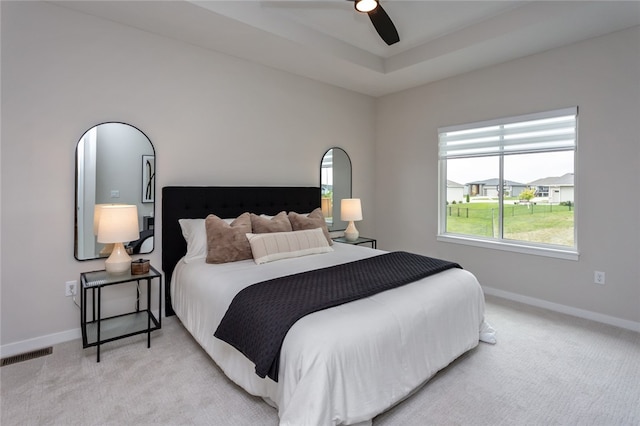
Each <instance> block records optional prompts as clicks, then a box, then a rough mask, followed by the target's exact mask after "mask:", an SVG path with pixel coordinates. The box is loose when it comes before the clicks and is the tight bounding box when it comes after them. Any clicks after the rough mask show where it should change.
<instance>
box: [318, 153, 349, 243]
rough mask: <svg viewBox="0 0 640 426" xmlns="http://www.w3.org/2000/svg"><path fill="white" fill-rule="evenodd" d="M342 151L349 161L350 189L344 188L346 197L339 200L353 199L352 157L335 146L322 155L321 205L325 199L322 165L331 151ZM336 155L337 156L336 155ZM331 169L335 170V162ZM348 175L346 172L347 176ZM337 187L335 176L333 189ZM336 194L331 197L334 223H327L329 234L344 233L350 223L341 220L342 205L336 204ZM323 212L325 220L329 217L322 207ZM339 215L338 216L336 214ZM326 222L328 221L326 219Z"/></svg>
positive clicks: (333, 192) (340, 197)
mask: <svg viewBox="0 0 640 426" xmlns="http://www.w3.org/2000/svg"><path fill="white" fill-rule="evenodd" d="M331 150H333V151H341V152H342V153H343V154H344V156H345V159H346V160H347V161H348V166H349V170H348V179H349V183H348V188H344V191H345V192H344V195H345V196H339V198H338V200H337V201H339V200H341V199H343V198H351V197H352V191H353V165H352V163H351V157H349V154H347V151H345V150H344V149H342V148H340V147H337V146H334V147H331V148H329V149H327V150H326V151H325V152H324V154H323V155H322V159H321V160H320V205H321V206H322V200H323V199H324V198H325V197H323V196H322V164H323V163H324V158H325V157H326V156H327V154H328V153H329V151H331ZM334 155H335V154H334ZM331 167H332V169H333V167H334V165H333V161H332V164H331ZM346 175H347V173H346V172H345V176H346ZM335 186H336V180H335V175H334V176H333V187H334V188H335ZM347 190H348V195H347ZM334 194H335V191H332V195H331V211H332V215H331V218H332V222H331V225H329V223H327V228H328V230H329V232H333V231H344V230H345V229H346V228H347V224H348V222H345V221H342V220H340V205H339V203H336V199H335V198H334ZM322 210H323V214H324V215H325V218H326V217H327V215H326V214H325V212H326V207H325V206H322ZM335 213H337V215H336V214H335ZM325 220H326V219H325Z"/></svg>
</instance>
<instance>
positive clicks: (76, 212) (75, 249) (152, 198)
mask: <svg viewBox="0 0 640 426" xmlns="http://www.w3.org/2000/svg"><path fill="white" fill-rule="evenodd" d="M105 124H121V125H124V126H128V127H130V128H132V129H133V130H136V131H138V132H139V133H140V134H141V135H142V136H144V138H146V140H147V141H148V143H149V146H150V147H151V152H152V154H143V155H142V158H140V159H139V160H140V163H139V164H140V167H142V165H143V164H142V163H143V162H144V157H146V156H148V155H153V170H152V178H153V184H152V187H153V189H152V192H151V196H150V197H148V194H146V195H145V193H144V191H143V189H142V188H141V191H140V194H139V201H137V202H136V205H138V206H140V205H141V204H146V205H148V204H152V206H151V210H150V211H149V212H148V213H149V215H148V216H147V215H144V212H143V213H142V215H143V219H142V221H143V222H142V223H141V225H142V226H143V227H144V226H145V224H144V218H145V217H149V218H155V210H156V180H157V179H156V176H155V175H156V169H157V157H156V149H155V146H154V145H153V142H151V139H150V138H149V136H147V134H146V133H145V132H143V131H142V130H140V129H139V128H138V127H136V126H134V125H131V124H129V123H125V122H122V121H105V122H101V123H98V124H96V125H94V126H91V127H89V128H88V129H87V130H86V131H85V132H84V133H82V136H80V139H78V142H77V143H76V150H75V192H74V207H75V208H74V232H73V234H74V236H73V237H74V238H73V246H74V247H73V256H74V257H75V259H76V260H78V261H85V260H95V259H101V258H104V257H106V256H99V255H95V256H93V257H89V256H87V257H79V252H78V248H79V244H78V238H79V235H80V231H79V225H78V217H79V212H80V209H81V208H82V206H79V205H78V201H79V197H78V189H79V178H80V170H79V158H78V155H79V147H80V143H81V142H83V141H84V139H85V136H86V135H87V134H88V133H89V132H90V131H91V130H93V129H97V128H98V127H99V126H102V125H105ZM144 177H145V172H144V170H143V169H142V168H141V169H140V174H139V177H138V179H139V180H140V182H142V180H143V178H144ZM141 185H142V184H141ZM145 196H146V198H147V200H146V201H145ZM153 221H154V222H155V219H153ZM149 226H153V228H150V229H152V230H153V233H152V234H151V235H152V236H153V237H154V241H153V245H152V247H151V250H149V251H145V252H144V253H136V254H149V253H152V252H153V251H154V250H155V247H156V242H155V234H156V230H155V226H154V224H153V223H152V224H151V225H149Z"/></svg>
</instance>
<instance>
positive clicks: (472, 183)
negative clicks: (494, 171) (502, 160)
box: [466, 178, 527, 186]
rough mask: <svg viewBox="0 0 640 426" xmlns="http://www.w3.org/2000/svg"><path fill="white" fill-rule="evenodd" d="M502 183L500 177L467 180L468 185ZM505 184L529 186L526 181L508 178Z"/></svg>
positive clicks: (496, 184)
mask: <svg viewBox="0 0 640 426" xmlns="http://www.w3.org/2000/svg"><path fill="white" fill-rule="evenodd" d="M499 184H500V179H498V178H493V179H485V180H476V181H473V182H467V183H466V185H487V186H498V185H499ZM504 184H505V185H507V186H527V185H526V184H524V183H520V182H515V181H512V180H506V179H505V181H504Z"/></svg>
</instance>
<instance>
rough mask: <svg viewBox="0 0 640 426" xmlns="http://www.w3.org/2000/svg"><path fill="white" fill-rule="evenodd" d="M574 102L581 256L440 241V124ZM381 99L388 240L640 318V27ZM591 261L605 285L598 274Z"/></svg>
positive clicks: (583, 304)
mask: <svg viewBox="0 0 640 426" xmlns="http://www.w3.org/2000/svg"><path fill="white" fill-rule="evenodd" d="M574 105H578V107H579V108H580V110H579V129H578V130H579V140H578V152H577V163H576V203H577V214H576V221H577V227H578V248H579V251H580V259H579V260H578V261H570V260H560V259H553V258H548V257H540V256H532V255H526V254H517V253H511V252H505V251H497V250H492V249H486V248H478V247H470V246H464V245H460V244H452V243H445V242H437V241H436V235H437V224H438V205H437V202H436V200H437V199H438V163H437V161H438V160H437V159H438V134H437V128H438V127H439V126H445V125H453V124H462V123H470V122H475V121H480V120H487V119H492V118H498V117H506V116H512V115H518V114H526V113H531V112H538V111H545V110H552V109H555V108H561V107H568V106H574ZM377 107H378V109H377V119H376V125H377V131H376V141H377V142H376V191H377V197H376V209H375V211H376V223H377V226H376V236H377V237H378V239H379V245H380V246H381V247H384V248H385V249H401V248H402V249H406V250H413V251H417V252H421V253H425V254H430V255H433V256H436V257H443V258H448V259H453V260H456V261H458V262H460V263H461V264H462V265H463V266H464V267H465V268H466V269H469V270H470V271H471V272H473V273H474V274H475V275H476V276H477V277H478V278H479V280H480V282H481V284H482V285H483V286H485V287H487V291H488V292H491V291H493V292H494V293H495V294H499V295H506V296H509V297H512V298H515V299H521V300H525V301H527V302H533V303H537V302H544V303H542V305H543V306H548V307H553V308H561V309H564V310H566V311H569V312H573V313H585V312H590V313H594V314H595V315H593V317H594V318H597V319H600V320H613V321H611V322H614V323H616V322H617V323H618V324H620V325H623V326H629V327H631V328H636V329H639V330H640V271H639V264H640V262H639V261H640V231H639V229H640V227H638V225H637V223H638V220H639V219H640V201H639V200H640V199H639V198H638V196H637V187H638V183H640V142H639V140H640V120H639V118H640V29H639V28H638V27H635V28H632V29H629V30H626V31H622V32H618V33H613V34H610V35H608V36H604V37H599V38H595V39H592V40H587V41H584V42H581V43H578V44H574V45H571V46H567V47H563V48H558V49H554V50H550V51H547V52H545V53H541V54H538V55H533V56H529V57H526V58H523V59H520V60H515V61H511V62H508V63H504V64H501V65H497V66H493V67H490V68H485V69H482V70H479V71H475V72H471V73H468V74H465V75H461V76H458V77H454V78H449V79H446V80H443V81H439V82H436V83H433V84H429V85H425V86H422V87H420V88H417V89H413V90H407V91H405V92H401V93H396V94H393V95H389V96H385V97H383V98H380V99H379V100H378V103H377ZM398 188H402V191H399V190H398ZM382 194H384V197H382ZM595 270H598V271H604V272H606V285H604V286H600V285H596V284H594V283H593V274H594V271H595ZM558 305H561V306H558ZM567 307H568V309H565V308H567ZM574 310H575V311H574ZM618 320H619V321H618ZM498 328H499V325H498Z"/></svg>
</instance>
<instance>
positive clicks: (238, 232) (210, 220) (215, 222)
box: [204, 213, 251, 263]
mask: <svg viewBox="0 0 640 426" xmlns="http://www.w3.org/2000/svg"><path fill="white" fill-rule="evenodd" d="M204 224H205V228H206V230H207V260H206V262H207V263H227V262H236V261H238V260H245V259H251V246H250V245H249V241H248V240H247V236H246V234H247V232H251V216H250V215H249V213H242V214H241V215H240V216H238V217H237V218H236V219H235V220H234V221H233V222H231V223H230V224H229V223H227V222H225V221H224V220H223V219H220V218H219V217H218V216H216V215H213V214H210V215H209V216H207V218H206V219H205V222H204Z"/></svg>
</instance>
